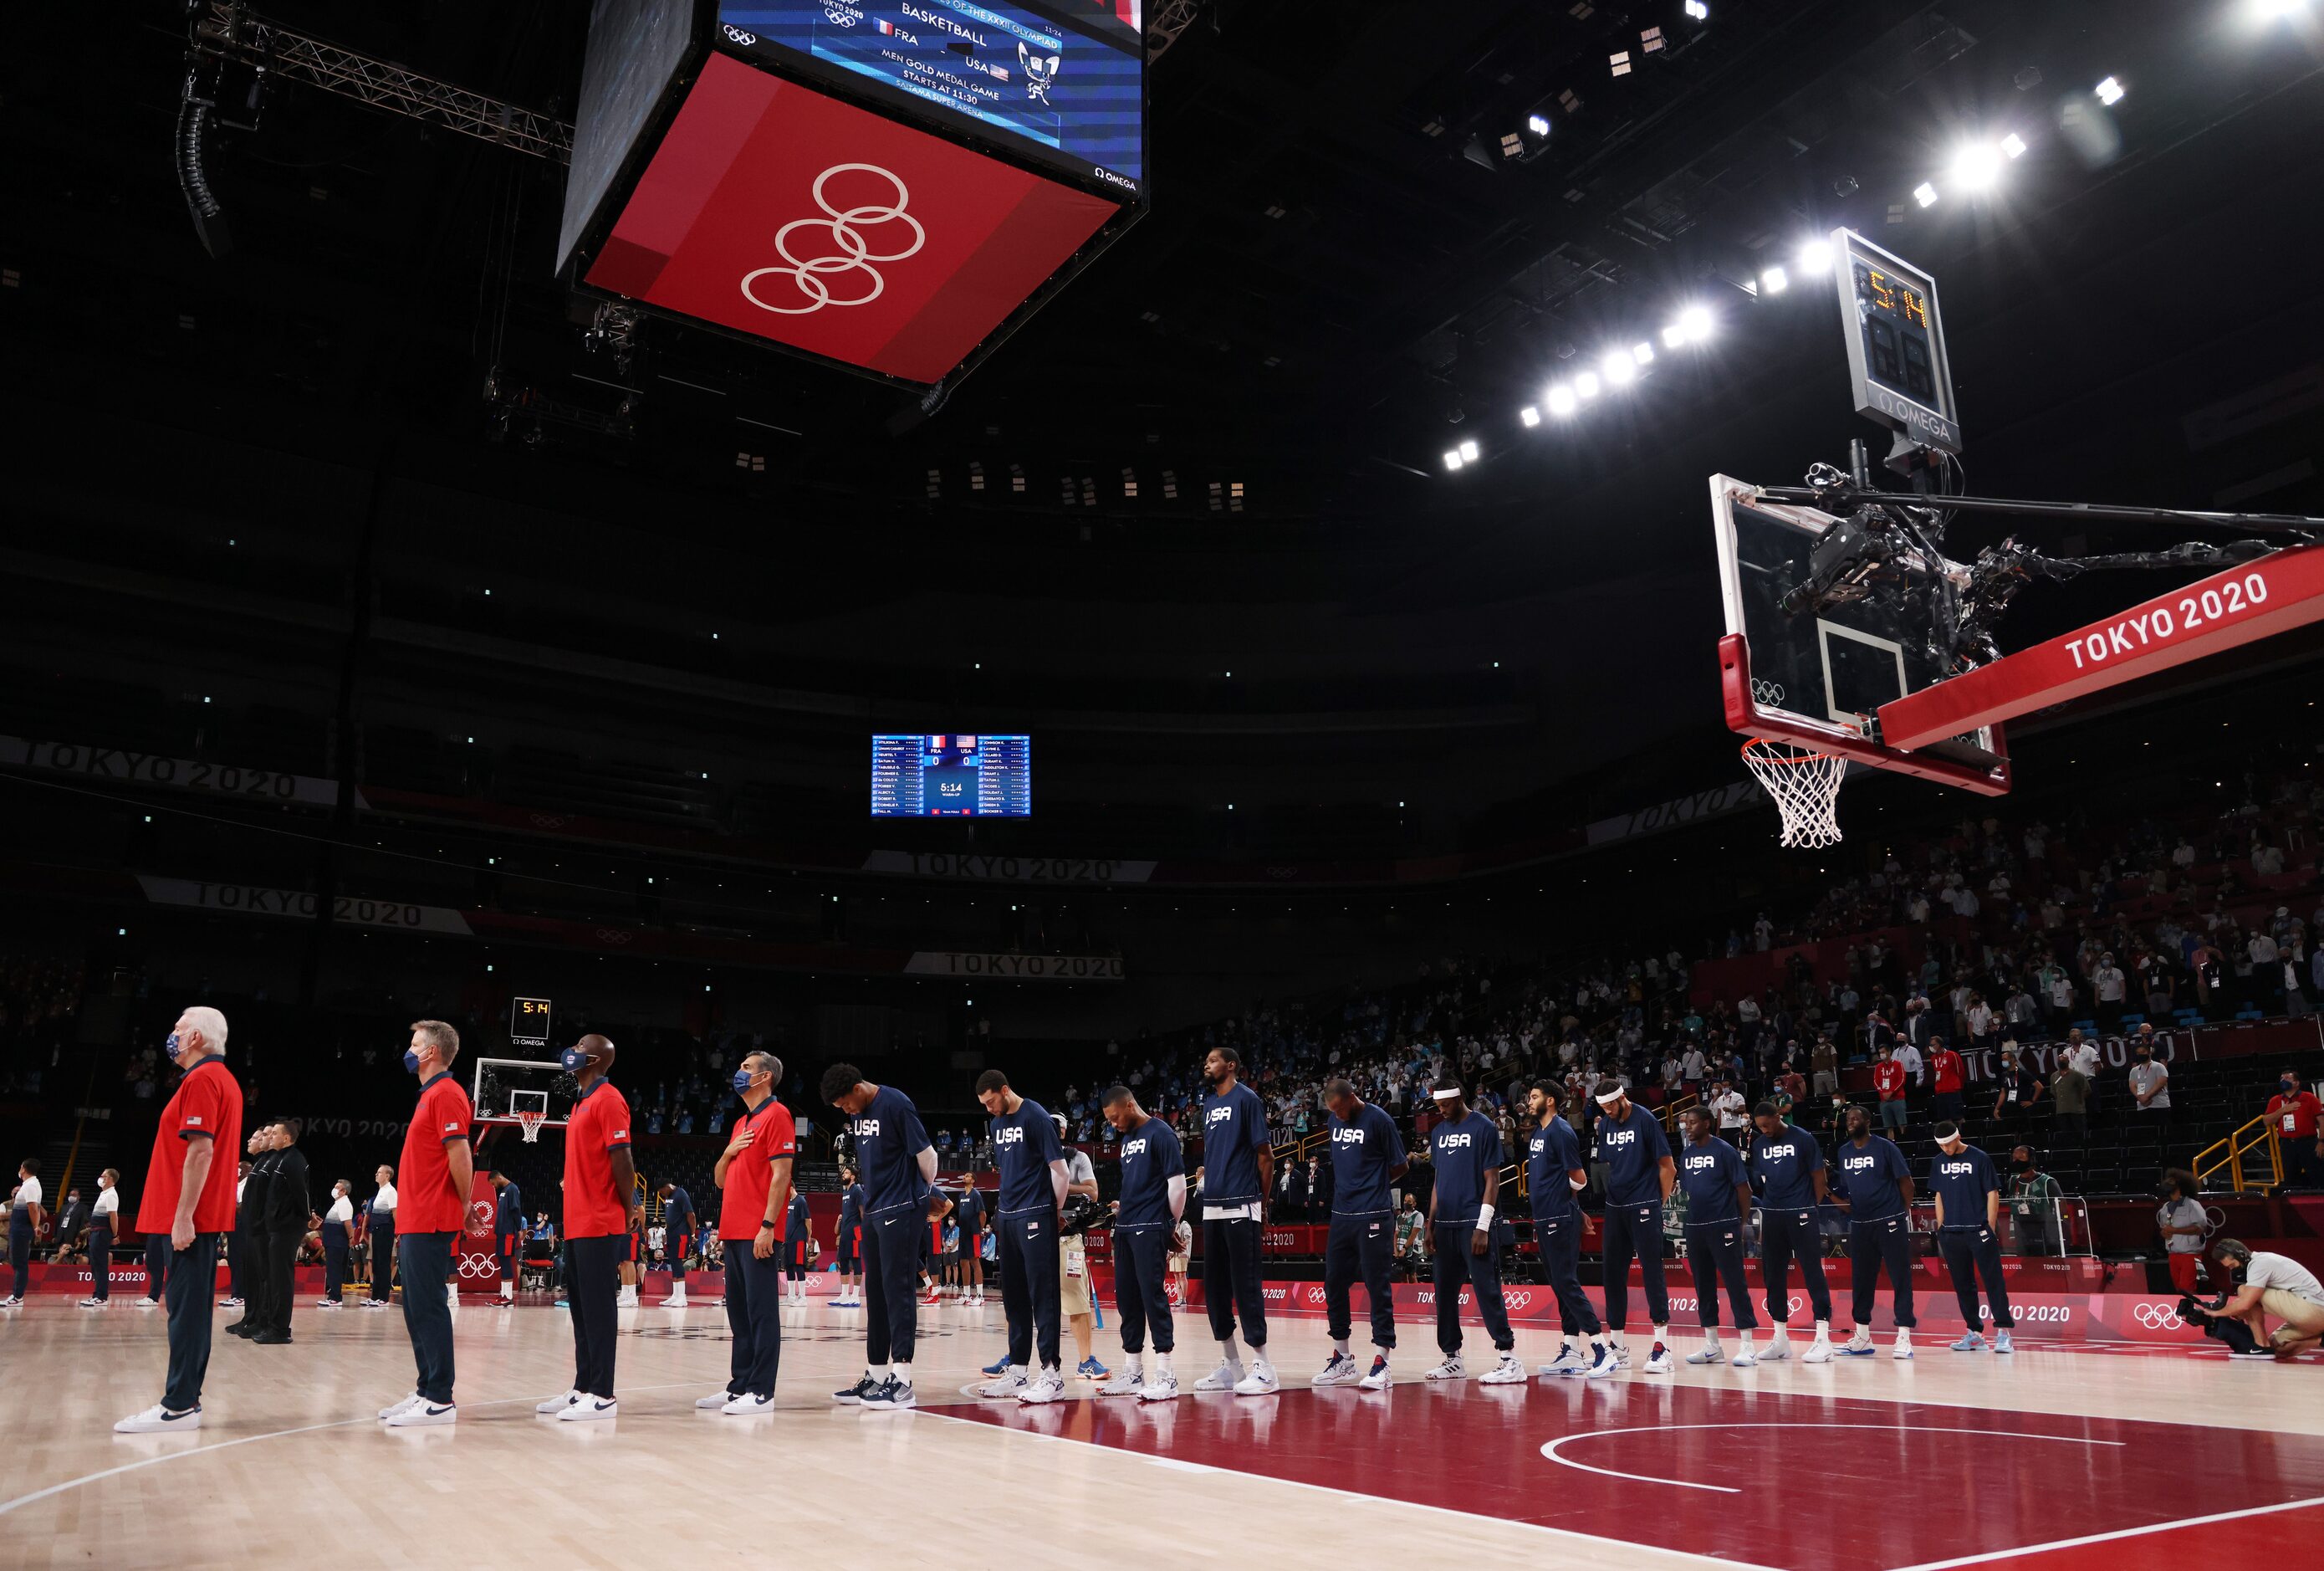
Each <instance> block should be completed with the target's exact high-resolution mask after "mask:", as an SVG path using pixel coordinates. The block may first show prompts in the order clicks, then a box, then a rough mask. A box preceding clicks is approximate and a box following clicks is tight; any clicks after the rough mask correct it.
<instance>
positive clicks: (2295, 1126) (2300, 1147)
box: [2267, 1069, 2324, 1189]
mask: <svg viewBox="0 0 2324 1571" xmlns="http://www.w3.org/2000/svg"><path fill="white" fill-rule="evenodd" d="M2319 1112H2324V1103H2319V1101H2318V1100H2317V1097H2316V1093H2314V1092H2313V1091H2307V1090H2303V1089H2301V1085H2300V1075H2299V1072H2298V1071H2297V1070H2294V1069H2286V1070H2284V1071H2283V1073H2282V1075H2280V1076H2278V1077H2276V1083H2275V1095H2273V1096H2271V1097H2269V1098H2268V1100H2267V1119H2268V1122H2269V1123H2271V1124H2273V1126H2274V1130H2275V1146H2276V1150H2277V1151H2279V1152H2281V1153H2282V1157H2283V1183H2284V1187H2286V1188H2290V1189H2314V1188H2324V1127H2319V1123H2318V1119H2317V1114H2319Z"/></svg>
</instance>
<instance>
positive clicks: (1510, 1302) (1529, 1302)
mask: <svg viewBox="0 0 2324 1571" xmlns="http://www.w3.org/2000/svg"><path fill="white" fill-rule="evenodd" d="M1501 1303H1502V1307H1503V1308H1510V1309H1518V1310H1523V1309H1527V1308H1532V1306H1533V1295H1532V1294H1531V1293H1504V1294H1502V1295H1501Z"/></svg>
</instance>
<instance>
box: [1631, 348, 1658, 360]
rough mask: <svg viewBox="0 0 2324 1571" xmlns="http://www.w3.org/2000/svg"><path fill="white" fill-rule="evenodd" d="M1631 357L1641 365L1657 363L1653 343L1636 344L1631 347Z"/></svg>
mask: <svg viewBox="0 0 2324 1571" xmlns="http://www.w3.org/2000/svg"><path fill="white" fill-rule="evenodd" d="M1630 358H1631V359H1633V360H1635V361H1637V363H1638V364H1639V365H1653V364H1654V363H1655V347H1654V346H1653V345H1652V344H1634V345H1632V346H1631V347H1630Z"/></svg>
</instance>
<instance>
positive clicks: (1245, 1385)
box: [1234, 1358, 1281, 1397]
mask: <svg viewBox="0 0 2324 1571" xmlns="http://www.w3.org/2000/svg"><path fill="white" fill-rule="evenodd" d="M1234 1389H1235V1395H1237V1396H1239V1397H1271V1396H1273V1395H1274V1394H1275V1393H1276V1392H1277V1391H1278V1390H1280V1389H1281V1387H1280V1386H1279V1385H1278V1383H1277V1381H1276V1378H1275V1365H1273V1364H1271V1363H1268V1361H1267V1360H1265V1359H1264V1358H1260V1359H1255V1360H1253V1361H1252V1363H1251V1366H1250V1373H1249V1374H1247V1375H1245V1376H1243V1377H1242V1378H1241V1379H1240V1380H1239V1381H1237V1382H1235V1383H1234Z"/></svg>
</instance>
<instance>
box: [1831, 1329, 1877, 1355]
mask: <svg viewBox="0 0 2324 1571" xmlns="http://www.w3.org/2000/svg"><path fill="white" fill-rule="evenodd" d="M1838 1351H1840V1352H1841V1353H1845V1354H1848V1356H1849V1357H1850V1358H1868V1357H1870V1356H1871V1355H1872V1327H1871V1326H1858V1327H1857V1328H1856V1332H1855V1335H1851V1336H1850V1337H1849V1339H1848V1340H1847V1342H1846V1343H1844V1344H1842V1345H1841V1346H1840V1348H1839V1349H1838Z"/></svg>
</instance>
